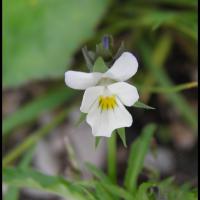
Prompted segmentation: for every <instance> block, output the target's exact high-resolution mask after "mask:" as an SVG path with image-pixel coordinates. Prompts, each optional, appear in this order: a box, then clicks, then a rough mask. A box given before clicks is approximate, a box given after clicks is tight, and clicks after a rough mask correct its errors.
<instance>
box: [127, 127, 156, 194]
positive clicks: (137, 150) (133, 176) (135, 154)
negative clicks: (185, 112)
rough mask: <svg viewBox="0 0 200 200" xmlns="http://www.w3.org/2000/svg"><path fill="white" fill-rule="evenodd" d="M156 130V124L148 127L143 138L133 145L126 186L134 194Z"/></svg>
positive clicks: (144, 129) (143, 132) (143, 131)
mask: <svg viewBox="0 0 200 200" xmlns="http://www.w3.org/2000/svg"><path fill="white" fill-rule="evenodd" d="M155 129H156V126H155V125H154V124H148V125H146V126H145V127H144V128H143V130H142V134H141V136H140V137H139V138H138V139H137V140H136V141H134V142H133V144H132V145H131V150H130V155H129V159H128V167H127V171H126V175H125V180H124V184H125V186H126V187H127V189H128V190H129V191H131V192H134V191H135V189H136V183H137V178H138V176H139V174H140V172H141V171H142V168H143V162H144V158H145V156H146V153H147V151H148V149H149V144H150V142H151V139H152V136H153V134H154V132H155Z"/></svg>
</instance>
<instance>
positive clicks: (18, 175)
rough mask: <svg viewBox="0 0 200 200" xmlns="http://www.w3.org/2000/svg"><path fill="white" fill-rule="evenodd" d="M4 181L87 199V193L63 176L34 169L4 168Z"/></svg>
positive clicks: (78, 199)
mask: <svg viewBox="0 0 200 200" xmlns="http://www.w3.org/2000/svg"><path fill="white" fill-rule="evenodd" d="M3 182H5V183H6V184H8V185H12V186H15V187H20V188H21V187H26V188H31V189H37V190H41V191H44V192H50V193H54V194H57V195H59V196H62V197H64V198H67V197H68V198H72V199H77V200H85V198H86V197H85V196H86V195H85V194H83V191H82V189H81V188H80V187H78V186H77V185H76V186H75V185H73V184H72V183H71V182H70V181H67V180H65V179H63V178H61V177H57V176H48V175H45V174H42V173H40V172H38V171H35V170H33V169H24V168H4V169H3Z"/></svg>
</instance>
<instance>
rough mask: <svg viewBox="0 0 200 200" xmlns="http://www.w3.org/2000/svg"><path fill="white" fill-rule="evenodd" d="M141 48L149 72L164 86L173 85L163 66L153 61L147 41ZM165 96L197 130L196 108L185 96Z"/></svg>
mask: <svg viewBox="0 0 200 200" xmlns="http://www.w3.org/2000/svg"><path fill="white" fill-rule="evenodd" d="M140 50H141V52H142V54H141V55H143V62H144V63H145V66H146V67H149V72H150V73H151V74H152V75H153V76H154V77H155V79H156V81H157V82H158V83H159V84H160V85H161V86H163V87H173V84H172V82H171V80H170V79H169V78H168V76H167V74H166V72H165V71H164V69H163V68H161V67H159V66H157V65H156V64H154V63H152V59H151V52H152V49H151V48H150V47H149V46H148V44H147V43H144V42H142V43H140ZM165 97H166V98H167V99H168V100H169V101H170V102H171V103H172V104H173V105H174V106H175V107H176V108H178V109H179V112H180V113H181V114H182V117H183V119H184V120H185V121H186V122H187V123H188V124H189V125H190V126H191V127H192V128H193V129H194V130H195V131H196V128H197V117H196V113H195V112H194V110H192V109H191V108H190V106H189V105H188V103H187V101H186V100H185V99H184V97H183V96H182V95H180V94H177V93H173V94H172V93H168V94H167V95H165Z"/></svg>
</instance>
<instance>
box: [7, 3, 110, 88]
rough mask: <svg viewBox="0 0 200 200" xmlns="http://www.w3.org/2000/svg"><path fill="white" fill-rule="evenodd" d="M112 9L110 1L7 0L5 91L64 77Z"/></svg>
mask: <svg viewBox="0 0 200 200" xmlns="http://www.w3.org/2000/svg"><path fill="white" fill-rule="evenodd" d="M108 5H109V0H101V1H98V0H85V1H74V0H67V1H66V0H60V1H56V0H49V1H38V0H32V1H27V0H19V1H14V2H12V1H10V0H4V1H3V41H4V42H3V52H4V53H3V87H17V86H19V85H21V84H25V83H27V82H29V81H31V80H36V79H44V78H46V79H47V78H57V77H63V75H64V72H65V71H66V70H67V69H68V68H69V66H70V63H71V60H72V56H73V54H74V53H75V51H76V50H77V49H78V48H79V47H80V45H81V44H83V43H84V42H85V41H86V40H88V39H89V38H91V37H92V36H93V35H94V29H95V26H96V25H97V23H98V22H99V21H100V19H101V17H102V16H103V14H104V12H105V11H106V8H107V6H108ZM24 16H25V17H24Z"/></svg>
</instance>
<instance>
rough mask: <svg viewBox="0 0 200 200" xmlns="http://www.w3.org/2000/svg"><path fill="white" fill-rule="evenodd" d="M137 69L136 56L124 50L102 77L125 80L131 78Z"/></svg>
mask: <svg viewBox="0 0 200 200" xmlns="http://www.w3.org/2000/svg"><path fill="white" fill-rule="evenodd" d="M137 69H138V62H137V59H136V57H135V56H134V55H133V54H131V53H129V52H124V53H123V54H122V55H121V56H120V57H119V58H118V59H117V60H116V61H115V63H114V64H113V66H112V67H111V68H110V69H109V70H108V71H107V72H106V73H105V74H104V77H106V78H111V79H114V80H118V81H125V80H128V79H129V78H131V77H132V76H133V75H134V74H135V73H136V72H137Z"/></svg>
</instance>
